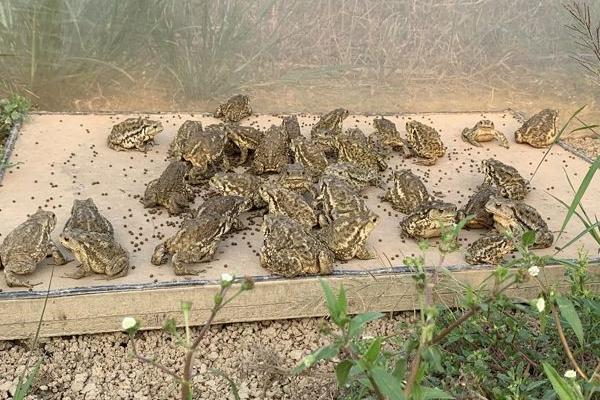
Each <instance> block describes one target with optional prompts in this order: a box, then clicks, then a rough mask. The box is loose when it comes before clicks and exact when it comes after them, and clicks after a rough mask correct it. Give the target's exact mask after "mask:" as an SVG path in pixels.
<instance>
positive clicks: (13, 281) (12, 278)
mask: <svg viewBox="0 0 600 400" xmlns="http://www.w3.org/2000/svg"><path fill="white" fill-rule="evenodd" d="M25 267H26V268H25V269H19V271H27V272H25V273H24V274H27V273H30V272H33V270H35V266H33V268H31V266H25ZM24 274H16V273H14V272H13V271H12V270H11V268H8V269H7V268H6V267H5V268H4V277H5V279H6V285H7V286H9V287H27V288H31V287H34V286H36V285H40V284H41V283H42V282H36V283H31V282H29V281H28V280H24V279H21V278H19V275H24Z"/></svg>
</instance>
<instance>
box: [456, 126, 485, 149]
mask: <svg viewBox="0 0 600 400" xmlns="http://www.w3.org/2000/svg"><path fill="white" fill-rule="evenodd" d="M470 133H472V132H471V130H470V129H469V128H465V129H464V130H463V131H462V135H461V136H462V139H463V140H464V141H465V142H467V143H469V144H471V145H473V146H476V147H483V145H482V144H481V143H479V142H478V141H477V140H475V138H474V137H473V135H472V134H470Z"/></svg>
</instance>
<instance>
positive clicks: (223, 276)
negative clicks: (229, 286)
mask: <svg viewBox="0 0 600 400" xmlns="http://www.w3.org/2000/svg"><path fill="white" fill-rule="evenodd" d="M221 282H223V283H231V282H233V275H231V274H228V273H227V272H224V273H222V274H221Z"/></svg>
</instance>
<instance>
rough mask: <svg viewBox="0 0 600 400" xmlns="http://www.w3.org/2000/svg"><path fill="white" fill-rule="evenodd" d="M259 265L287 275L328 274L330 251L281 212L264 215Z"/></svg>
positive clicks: (331, 262) (331, 258) (330, 261)
mask: <svg viewBox="0 0 600 400" xmlns="http://www.w3.org/2000/svg"><path fill="white" fill-rule="evenodd" d="M262 233H263V235H264V242H263V246H262V248H261V250H260V265H261V266H262V267H263V268H265V269H266V270H268V271H270V272H272V273H274V274H277V275H282V276H285V277H288V278H291V277H294V276H299V275H323V274H330V273H331V272H332V270H333V254H332V252H331V251H330V250H329V249H328V248H327V247H326V246H325V245H324V244H323V243H322V242H321V241H320V240H319V239H317V238H316V237H314V236H313V235H312V234H311V233H310V232H309V231H308V230H307V229H306V228H305V227H304V226H303V225H302V224H300V223H299V222H298V221H296V220H294V219H292V218H289V217H287V216H285V215H280V214H277V215H272V214H267V215H265V219H264V222H263V225H262Z"/></svg>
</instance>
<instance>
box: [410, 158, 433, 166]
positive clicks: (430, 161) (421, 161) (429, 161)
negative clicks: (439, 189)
mask: <svg viewBox="0 0 600 400" xmlns="http://www.w3.org/2000/svg"><path fill="white" fill-rule="evenodd" d="M436 161H437V158H417V159H416V160H415V161H414V163H415V164H417V165H425V166H431V165H434V164H435V163H436Z"/></svg>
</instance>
